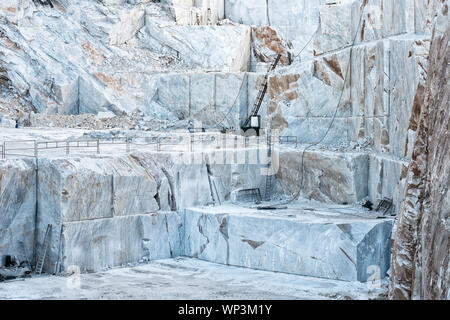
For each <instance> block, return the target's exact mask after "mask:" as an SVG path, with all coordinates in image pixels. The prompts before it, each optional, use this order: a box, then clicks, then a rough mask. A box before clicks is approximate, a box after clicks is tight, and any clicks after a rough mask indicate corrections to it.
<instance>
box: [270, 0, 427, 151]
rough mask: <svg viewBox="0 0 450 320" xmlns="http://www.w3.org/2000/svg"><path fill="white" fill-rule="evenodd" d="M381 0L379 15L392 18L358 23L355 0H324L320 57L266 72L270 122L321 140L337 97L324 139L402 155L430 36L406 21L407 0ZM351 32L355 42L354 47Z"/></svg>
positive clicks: (288, 132) (300, 135)
mask: <svg viewBox="0 0 450 320" xmlns="http://www.w3.org/2000/svg"><path fill="white" fill-rule="evenodd" d="M383 3H384V5H385V6H383V10H382V11H381V12H378V14H379V16H378V17H379V18H380V17H381V18H382V17H383V16H385V15H386V16H388V18H386V19H384V20H380V21H379V22H377V20H374V21H372V20H370V19H369V16H368V15H364V16H363V17H364V19H363V20H362V22H361V24H360V27H359V30H358V31H356V29H357V27H358V24H359V17H360V16H359V15H360V12H361V11H360V10H361V9H360V7H359V6H357V4H358V3H357V2H343V3H342V4H339V3H338V4H333V5H324V6H321V10H323V17H324V18H323V19H321V22H320V27H321V29H319V34H318V35H317V36H316V37H315V40H314V55H316V57H314V58H313V59H312V61H308V60H305V61H303V62H302V61H296V60H294V63H293V65H291V66H290V67H286V68H282V69H279V70H277V72H276V73H274V74H273V75H272V76H271V77H270V79H269V95H270V99H269V101H268V104H267V105H266V108H268V114H269V120H270V121H271V125H272V127H273V128H276V129H280V130H281V131H282V134H286V135H294V136H297V137H298V138H299V139H300V141H301V142H303V143H314V142H318V141H320V139H321V138H322V137H324V135H325V132H326V131H327V130H328V128H329V126H330V124H331V120H332V119H333V115H334V112H335V110H336V108H337V106H338V101H339V100H340V104H339V107H338V109H337V112H336V116H335V118H334V122H333V126H331V128H330V130H329V132H328V134H327V136H326V137H325V139H324V140H323V141H322V142H323V143H325V144H341V143H348V142H358V141H360V139H369V140H371V141H372V142H373V145H374V149H375V151H377V152H390V153H393V154H394V155H396V156H398V157H403V156H405V144H406V137H407V128H408V122H409V117H410V113H411V108H412V101H413V97H414V93H415V90H416V88H417V85H418V83H419V82H423V81H424V79H425V78H426V69H427V52H428V48H429V37H430V36H429V35H427V34H426V35H415V34H411V33H410V34H406V32H407V31H408V30H407V26H408V21H407V20H406V18H404V17H403V16H402V14H404V15H406V13H407V12H408V10H407V7H406V6H407V5H408V3H407V2H404V1H398V2H392V1H391V2H389V1H385V2H383ZM374 5H378V4H377V3H376V2H375V1H374V2H373V3H372V2H370V1H369V3H368V4H367V5H366V8H367V10H368V12H369V13H370V12H372V11H374V12H375V13H377V11H376V10H372V9H371V8H372V7H373V6H374ZM371 6H372V7H371ZM375 8H376V6H375ZM321 12H322V11H321ZM396 15H400V16H401V17H400V16H399V17H397V16H396ZM374 17H375V18H376V17H377V15H374ZM375 18H374V19H375ZM381 18H380V19H381ZM370 23H371V24H370ZM369 25H370V26H371V27H370V28H369V27H368V26H369ZM352 34H353V35H355V34H356V35H357V37H356V38H355V41H356V43H357V44H358V45H357V46H356V47H354V49H353V50H350V48H349V46H350V45H351V43H352V42H353V39H352ZM349 62H350V66H349ZM344 79H347V82H346V83H344Z"/></svg>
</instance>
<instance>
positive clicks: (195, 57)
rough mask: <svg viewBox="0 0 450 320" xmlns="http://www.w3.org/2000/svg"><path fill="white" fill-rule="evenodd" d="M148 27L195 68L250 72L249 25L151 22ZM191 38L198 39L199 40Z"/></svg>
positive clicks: (156, 36)
mask: <svg viewBox="0 0 450 320" xmlns="http://www.w3.org/2000/svg"><path fill="white" fill-rule="evenodd" d="M146 28H147V31H148V32H149V34H150V35H151V36H152V37H154V38H155V39H157V40H158V41H159V42H160V43H161V44H164V45H166V46H169V47H170V48H172V49H173V50H175V51H176V52H178V53H179V54H180V55H182V56H185V57H189V58H187V59H189V60H188V61H187V62H188V63H190V67H191V68H193V69H195V68H202V69H209V70H213V71H228V72H239V71H247V70H248V62H249V58H250V33H251V32H250V31H251V30H250V28H249V27H247V26H220V27H216V26H159V25H156V24H152V23H148V24H147V25H146ZM188 35H191V36H195V38H196V40H195V41H193V40H192V39H190V38H188ZM206 52H208V54H205V53H206Z"/></svg>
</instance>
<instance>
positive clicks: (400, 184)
mask: <svg viewBox="0 0 450 320" xmlns="http://www.w3.org/2000/svg"><path fill="white" fill-rule="evenodd" d="M407 169H408V162H407V161H401V160H398V159H397V158H395V157H393V156H389V155H369V180H368V181H369V182H368V197H369V200H370V201H371V202H372V203H373V204H374V207H376V206H377V205H378V204H379V202H380V201H381V200H383V199H384V198H388V199H392V202H393V209H392V210H393V211H392V213H393V214H396V213H398V212H399V210H400V206H401V202H402V195H403V188H404V185H405V182H406V171H407Z"/></svg>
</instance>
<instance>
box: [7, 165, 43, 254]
mask: <svg viewBox="0 0 450 320" xmlns="http://www.w3.org/2000/svg"><path fill="white" fill-rule="evenodd" d="M35 215H36V172H35V162H34V160H0V258H1V257H3V256H4V255H12V256H19V254H21V252H20V250H19V246H18V245H19V241H21V242H23V243H24V245H25V248H26V251H27V253H28V255H29V256H28V259H32V256H31V255H32V253H33V242H34V228H35Z"/></svg>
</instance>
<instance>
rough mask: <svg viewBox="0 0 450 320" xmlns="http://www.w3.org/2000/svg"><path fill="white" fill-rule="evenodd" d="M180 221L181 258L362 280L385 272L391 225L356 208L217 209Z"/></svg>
mask: <svg viewBox="0 0 450 320" xmlns="http://www.w3.org/2000/svg"><path fill="white" fill-rule="evenodd" d="M184 221H185V226H184V232H185V246H184V250H185V255H186V256H190V257H194V258H199V259H201V260H206V261H211V262H217V263H222V264H226V265H234V266H241V267H248V268H253V269H261V270H268V271H276V272H286V273H292V274H300V275H308V276H314V277H320V278H328V279H338V280H346V281H356V280H358V281H362V282H365V281H367V280H368V279H370V278H371V277H372V273H373V272H374V271H375V272H378V276H379V277H380V278H384V277H385V275H386V272H387V270H388V269H389V262H390V233H391V229H392V225H393V221H392V220H390V219H387V220H379V219H376V217H373V216H372V217H370V216H369V215H367V213H366V214H364V213H361V212H358V210H355V209H353V210H352V209H345V208H343V209H342V208H341V209H340V208H323V205H322V208H321V207H320V206H319V207H316V208H314V206H312V207H311V206H308V205H306V206H305V205H304V204H303V205H298V206H296V205H295V204H294V205H292V206H289V208H288V209H287V210H278V211H267V212H265V211H258V210H256V209H249V208H243V207H237V206H220V207H208V208H192V209H186V211H185V218H184Z"/></svg>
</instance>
